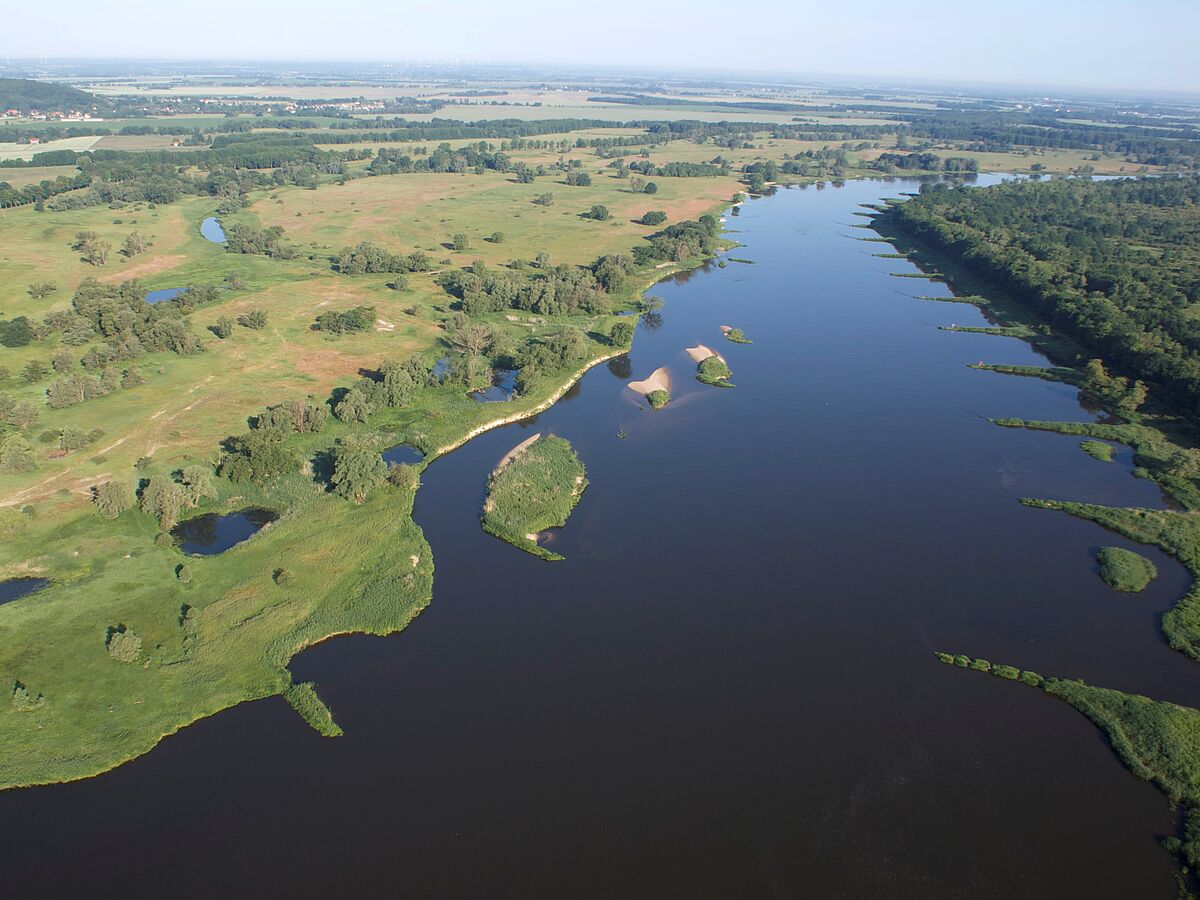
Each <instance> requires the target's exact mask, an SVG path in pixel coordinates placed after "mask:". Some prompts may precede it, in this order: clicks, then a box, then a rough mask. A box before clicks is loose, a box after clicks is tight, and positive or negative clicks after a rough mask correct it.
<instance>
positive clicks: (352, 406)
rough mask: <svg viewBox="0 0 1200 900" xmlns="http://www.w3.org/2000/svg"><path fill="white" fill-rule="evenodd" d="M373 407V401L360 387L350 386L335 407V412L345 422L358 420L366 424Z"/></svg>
mask: <svg viewBox="0 0 1200 900" xmlns="http://www.w3.org/2000/svg"><path fill="white" fill-rule="evenodd" d="M372 411H373V409H372V406H371V401H370V399H369V398H368V397H367V395H366V394H364V393H363V392H362V391H360V390H359V389H358V388H356V387H354V388H350V390H348V391H346V393H345V394H344V395H343V396H342V399H341V400H340V401H338V404H337V406H335V407H334V408H333V414H334V415H335V416H337V417H338V418H339V419H341V420H342V421H343V422H358V423H361V424H364V425H365V424H366V422H367V419H368V417H369V416H370V415H371V413H372Z"/></svg>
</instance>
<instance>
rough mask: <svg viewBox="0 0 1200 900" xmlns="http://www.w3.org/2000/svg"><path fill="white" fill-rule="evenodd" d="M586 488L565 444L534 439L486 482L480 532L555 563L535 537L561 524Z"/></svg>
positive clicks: (579, 465) (576, 460)
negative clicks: (481, 530) (485, 496)
mask: <svg viewBox="0 0 1200 900" xmlns="http://www.w3.org/2000/svg"><path fill="white" fill-rule="evenodd" d="M587 486H588V480H587V475H586V471H585V469H584V466H583V463H582V462H580V461H579V457H578V455H576V453H575V451H574V449H573V448H572V447H571V444H570V442H569V441H567V440H566V439H565V438H561V437H557V436H555V435H546V436H544V437H538V438H537V439H536V440H534V441H533V443H531V444H529V445H528V446H526V447H519V448H517V449H516V450H515V451H514V455H512V456H510V457H506V458H505V459H504V461H503V462H501V464H500V466H499V467H498V468H497V469H496V470H495V471H494V472H493V473H492V474H491V477H490V478H489V479H488V494H487V500H486V501H484V505H483V520H482V521H483V530H484V531H486V532H487V533H488V534H492V535H495V536H496V537H498V538H500V539H501V540H504V541H508V543H510V544H512V545H513V546H514V547H519V548H521V549H522V550H524V551H526V552H527V553H532V554H533V555H534V556H540V557H541V558H542V559H546V560H560V559H562V558H563V557H562V556H561V555H560V554H558V553H554V552H553V551H550V550H547V549H546V548H545V547H542V546H539V545H538V543H537V538H538V535H539V534H540V533H541V532H543V531H545V530H546V529H548V528H561V527H562V526H563V525H565V524H566V523H567V517H568V516H570V515H571V510H573V509H574V508H575V505H576V504H577V503H578V502H579V498H580V497H581V496H582V495H583V492H584V490H586V489H587Z"/></svg>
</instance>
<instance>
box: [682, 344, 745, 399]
mask: <svg viewBox="0 0 1200 900" xmlns="http://www.w3.org/2000/svg"><path fill="white" fill-rule="evenodd" d="M687 353H688V356H690V357H691V358H692V361H693V362H696V363H698V364H699V365H697V366H696V380H697V381H700V382H702V383H704V384H709V385H712V386H713V387H723V388H731V387H733V386H734V385H733V383H732V382H730V380H729V379H730V378H732V377H733V372H731V371H730V370H729V365H728V364H727V363H726V362H725V358H724V357H723V356H721V355H720V354H719V353H717V352H716V351H714V350H713V349H712V348H710V347H706V346H704V344H697V345H696V346H695V347H688V348H687Z"/></svg>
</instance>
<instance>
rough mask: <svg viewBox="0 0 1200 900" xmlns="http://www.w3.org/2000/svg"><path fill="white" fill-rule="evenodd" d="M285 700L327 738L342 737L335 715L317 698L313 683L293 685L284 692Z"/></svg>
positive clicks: (304, 682)
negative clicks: (334, 718) (334, 719)
mask: <svg viewBox="0 0 1200 900" xmlns="http://www.w3.org/2000/svg"><path fill="white" fill-rule="evenodd" d="M283 698H284V699H285V700H287V702H288V703H290V704H291V705H292V709H294V710H295V711H296V712H298V713H300V715H301V717H303V719H304V721H305V722H307V723H308V724H309V725H311V726H312V727H313V729H314V730H315V731H316V732H317V733H319V734H322V735H324V736H325V737H341V735H342V729H341V728H340V727H338V724H337V722H335V721H333V713H331V712H330V711H329V707H328V706H326V705H325V704H324V702H322V700H321V698H320V697H318V696H317V686H316V685H315V684H313V683H312V682H311V681H301V682H297V683H295V684H292V685H290V686H289V687H288V689H287V690H286V691H284V692H283Z"/></svg>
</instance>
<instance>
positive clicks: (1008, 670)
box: [992, 665, 1021, 681]
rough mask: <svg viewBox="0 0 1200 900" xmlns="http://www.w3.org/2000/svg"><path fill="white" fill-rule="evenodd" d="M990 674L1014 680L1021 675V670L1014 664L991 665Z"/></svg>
mask: <svg viewBox="0 0 1200 900" xmlns="http://www.w3.org/2000/svg"><path fill="white" fill-rule="evenodd" d="M992 674H993V675H996V676H997V677H999V678H1007V679H1008V680H1009V681H1016V680H1017V678H1018V677H1020V675H1021V670H1020V669H1018V668H1016V667H1015V666H1000V665H995V666H992Z"/></svg>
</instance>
